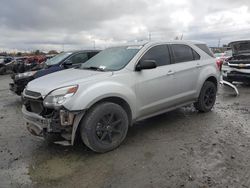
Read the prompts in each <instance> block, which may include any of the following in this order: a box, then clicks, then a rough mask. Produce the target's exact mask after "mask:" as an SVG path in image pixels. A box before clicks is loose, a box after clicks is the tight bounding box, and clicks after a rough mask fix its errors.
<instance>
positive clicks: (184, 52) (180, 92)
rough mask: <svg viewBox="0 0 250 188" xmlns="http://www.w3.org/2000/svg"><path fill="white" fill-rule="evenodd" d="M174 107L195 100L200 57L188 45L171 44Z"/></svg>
mask: <svg viewBox="0 0 250 188" xmlns="http://www.w3.org/2000/svg"><path fill="white" fill-rule="evenodd" d="M171 56H172V59H173V65H174V66H173V71H174V81H173V82H174V84H175V86H176V87H175V90H174V91H175V100H176V105H178V104H182V103H183V102H188V101H190V100H192V99H194V98H195V96H196V88H197V82H198V77H199V70H200V69H199V67H200V66H199V62H200V61H199V59H200V55H199V54H198V53H197V52H196V51H195V50H194V49H193V48H191V47H190V46H189V45H186V44H171Z"/></svg>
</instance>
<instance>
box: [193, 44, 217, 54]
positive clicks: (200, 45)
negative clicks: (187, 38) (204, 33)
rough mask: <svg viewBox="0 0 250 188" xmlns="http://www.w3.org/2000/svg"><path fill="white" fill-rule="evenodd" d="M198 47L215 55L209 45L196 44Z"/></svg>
mask: <svg viewBox="0 0 250 188" xmlns="http://www.w3.org/2000/svg"><path fill="white" fill-rule="evenodd" d="M195 46H197V47H198V48H200V49H201V50H202V51H204V52H205V53H206V54H208V55H209V56H211V57H214V54H213V52H212V51H211V50H210V49H209V48H208V47H207V45H206V44H195Z"/></svg>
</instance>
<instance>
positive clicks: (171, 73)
mask: <svg viewBox="0 0 250 188" xmlns="http://www.w3.org/2000/svg"><path fill="white" fill-rule="evenodd" d="M174 73H175V72H174V71H172V70H169V71H168V73H167V75H168V76H169V75H174Z"/></svg>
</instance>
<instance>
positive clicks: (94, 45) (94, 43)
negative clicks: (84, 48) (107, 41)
mask: <svg viewBox="0 0 250 188" xmlns="http://www.w3.org/2000/svg"><path fill="white" fill-rule="evenodd" d="M93 47H94V49H95V40H93Z"/></svg>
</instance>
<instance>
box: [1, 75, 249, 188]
mask: <svg viewBox="0 0 250 188" xmlns="http://www.w3.org/2000/svg"><path fill="white" fill-rule="evenodd" d="M9 81H10V79H9V76H1V77H0V159H1V160H0V187H3V188H4V187H91V188H92V187H114V188H116V187H124V188H127V187H143V188H144V187H190V188H195V187H201V188H206V187H223V188H224V187H237V188H240V187H243V188H246V187H250V87H246V86H245V87H244V86H239V91H240V96H239V97H237V98H235V97H232V96H229V95H228V94H227V93H225V92H223V91H222V90H220V91H219V94H218V99H217V103H216V106H215V108H214V109H213V111H212V112H210V113H207V114H201V113H198V112H196V111H195V110H194V109H193V107H186V108H182V109H179V110H175V111H173V112H170V113H166V114H163V115H161V116H157V117H155V118H151V119H148V120H146V121H143V122H140V123H138V124H137V125H135V126H134V127H132V128H130V129H129V133H128V136H127V138H126V140H125V142H124V143H123V144H122V145H121V147H119V148H118V149H116V150H115V151H112V152H109V153H106V154H95V153H93V152H92V151H90V150H88V149H87V148H86V147H85V146H83V145H80V144H79V145H78V146H75V147H62V146H59V145H52V146H48V145H46V144H45V143H44V142H43V140H40V139H37V138H34V137H32V136H30V135H29V134H28V132H27V131H26V128H25V126H24V124H23V119H22V114H21V100H20V98H19V97H17V96H15V95H13V94H11V93H10V92H9V90H8V83H9Z"/></svg>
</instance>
